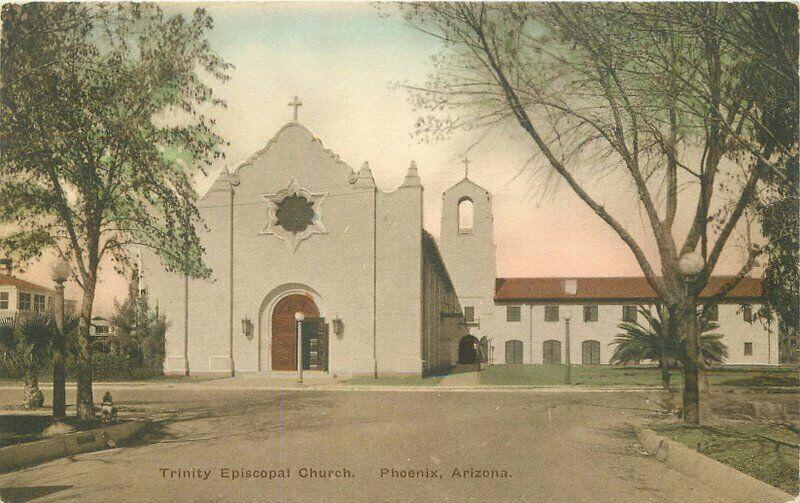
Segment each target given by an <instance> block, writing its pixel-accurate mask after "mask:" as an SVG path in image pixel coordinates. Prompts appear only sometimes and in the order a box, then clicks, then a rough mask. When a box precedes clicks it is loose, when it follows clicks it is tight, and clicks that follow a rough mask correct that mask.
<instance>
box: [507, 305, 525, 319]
mask: <svg viewBox="0 0 800 503" xmlns="http://www.w3.org/2000/svg"><path fill="white" fill-rule="evenodd" d="M521 313H522V310H521V309H520V307H519V306H506V321H520V320H521V319H522V314H521Z"/></svg>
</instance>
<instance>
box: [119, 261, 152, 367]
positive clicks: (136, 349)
mask: <svg viewBox="0 0 800 503" xmlns="http://www.w3.org/2000/svg"><path fill="white" fill-rule="evenodd" d="M133 278H134V280H133V281H131V282H130V283H129V286H128V297H127V298H126V299H125V302H123V303H122V304H117V305H116V312H115V313H114V316H113V317H112V318H111V325H112V326H113V327H114V330H113V335H112V340H111V341H110V342H111V344H112V345H113V346H114V347H115V348H116V350H117V352H118V353H119V354H121V355H125V356H126V357H128V358H130V359H131V361H132V362H133V363H134V364H136V365H144V366H147V367H150V368H154V369H156V370H159V371H160V370H161V365H162V362H163V360H164V356H165V336H166V322H165V320H164V317H163V316H159V315H157V314H156V313H153V312H152V311H151V310H150V306H149V303H148V301H147V293H146V292H145V291H142V290H141V289H140V288H139V284H138V281H137V280H136V278H137V275H136V272H135V271H134V274H133Z"/></svg>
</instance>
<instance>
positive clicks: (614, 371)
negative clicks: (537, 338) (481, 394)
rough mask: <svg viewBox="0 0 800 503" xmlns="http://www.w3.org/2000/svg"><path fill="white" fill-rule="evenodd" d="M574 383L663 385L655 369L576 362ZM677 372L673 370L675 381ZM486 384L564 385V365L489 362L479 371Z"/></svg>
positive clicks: (584, 384) (587, 384) (589, 384)
mask: <svg viewBox="0 0 800 503" xmlns="http://www.w3.org/2000/svg"><path fill="white" fill-rule="evenodd" d="M571 374H572V379H571V384H572V385H574V386H598V387H602V386H660V385H661V373H660V371H659V370H658V369H656V368H643V367H611V366H606V365H575V366H573V367H572V370H571ZM677 377H678V372H677V371H673V381H674V380H675V379H676V378H677ZM480 383H481V384H483V385H487V386H513V385H517V386H554V385H562V384H565V381H564V366H563V365H489V366H486V367H484V368H483V370H482V371H481V374H480Z"/></svg>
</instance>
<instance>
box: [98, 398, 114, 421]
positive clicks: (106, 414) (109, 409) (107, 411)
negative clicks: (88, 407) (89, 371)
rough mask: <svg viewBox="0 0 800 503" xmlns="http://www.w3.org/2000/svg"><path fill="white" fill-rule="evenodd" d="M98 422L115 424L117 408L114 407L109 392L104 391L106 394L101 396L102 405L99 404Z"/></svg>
mask: <svg viewBox="0 0 800 503" xmlns="http://www.w3.org/2000/svg"><path fill="white" fill-rule="evenodd" d="M100 421H101V422H103V423H109V424H110V423H116V422H117V408H116V407H114V400H113V399H112V398H111V392H110V391H106V394H105V395H103V403H101V404H100Z"/></svg>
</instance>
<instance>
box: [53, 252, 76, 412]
mask: <svg viewBox="0 0 800 503" xmlns="http://www.w3.org/2000/svg"><path fill="white" fill-rule="evenodd" d="M71 274H72V269H71V268H70V266H69V262H67V261H66V260H64V259H59V260H56V261H55V262H53V264H52V265H51V266H50V277H51V278H52V279H53V281H54V282H55V284H56V288H55V290H56V298H55V306H54V314H55V318H56V326H57V327H58V340H56V344H55V358H53V418H55V419H56V420H57V421H58V420H61V419H64V418H65V417H66V416H67V397H66V389H65V388H66V370H65V368H64V344H65V339H66V334H64V282H65V281H67V279H68V278H69V277H70V275H71Z"/></svg>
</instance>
